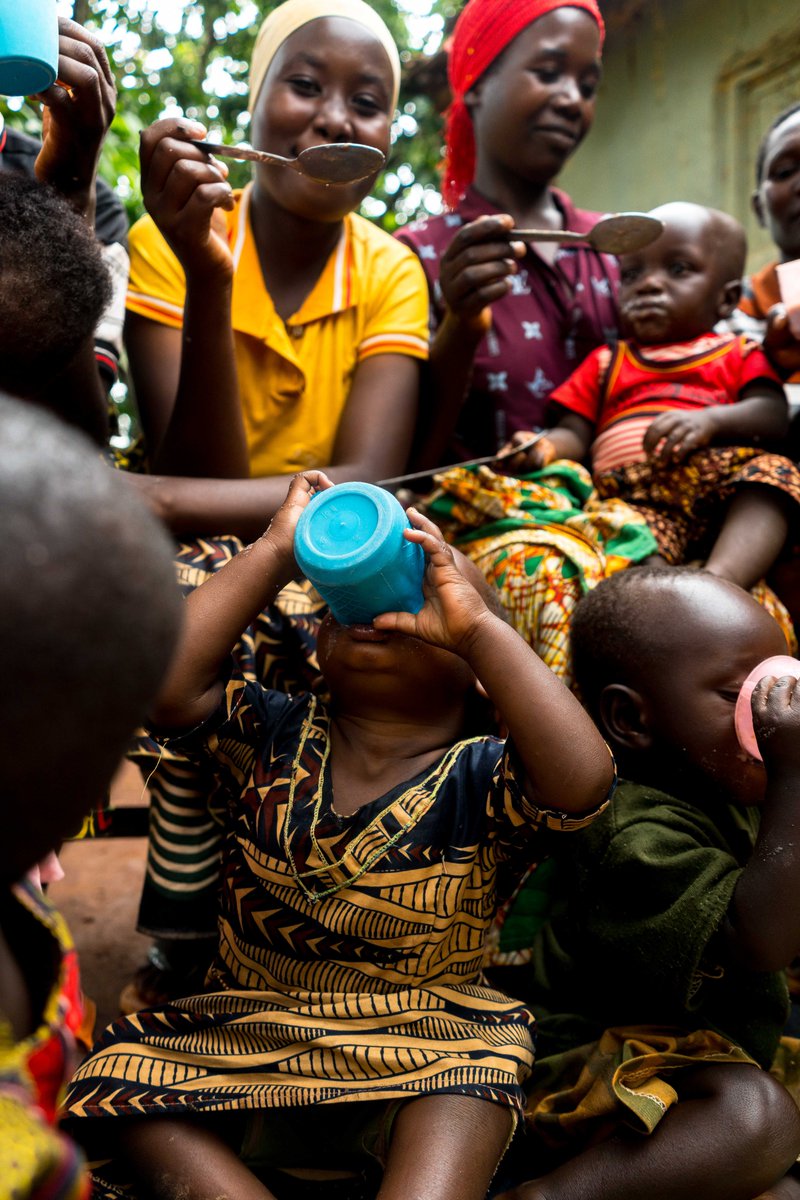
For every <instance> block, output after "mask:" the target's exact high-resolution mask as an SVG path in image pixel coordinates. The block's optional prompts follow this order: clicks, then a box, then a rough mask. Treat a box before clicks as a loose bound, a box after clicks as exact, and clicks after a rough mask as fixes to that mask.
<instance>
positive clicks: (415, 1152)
mask: <svg viewBox="0 0 800 1200" xmlns="http://www.w3.org/2000/svg"><path fill="white" fill-rule="evenodd" d="M511 1129H512V1118H511V1113H510V1112H509V1110H508V1109H507V1108H503V1107H502V1106H501V1105H499V1104H492V1103H491V1102H490V1101H488V1100H477V1099H475V1098H473V1097H472V1096H447V1095H445V1096H424V1097H422V1098H421V1099H420V1100H412V1101H410V1102H409V1103H408V1104H406V1105H404V1106H403V1108H401V1110H400V1112H399V1113H398V1114H397V1117H396V1118H395V1122H394V1128H393V1129H392V1140H391V1144H390V1146H389V1153H388V1157H387V1162H386V1171H385V1173H384V1177H383V1183H382V1184H381V1189H380V1191H379V1192H378V1200H483V1198H484V1196H485V1195H486V1192H487V1189H488V1187H489V1183H490V1181H491V1179H492V1176H493V1175H494V1173H495V1170H496V1169H497V1164H498V1163H499V1161H500V1159H501V1157H502V1154H503V1151H504V1150H505V1148H506V1144H507V1142H508V1139H509V1137H510V1136H511Z"/></svg>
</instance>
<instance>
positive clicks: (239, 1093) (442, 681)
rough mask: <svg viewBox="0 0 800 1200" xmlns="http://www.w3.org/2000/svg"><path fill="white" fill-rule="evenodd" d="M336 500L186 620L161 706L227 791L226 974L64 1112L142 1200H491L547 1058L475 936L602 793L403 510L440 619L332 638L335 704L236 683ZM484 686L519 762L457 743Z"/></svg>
mask: <svg viewBox="0 0 800 1200" xmlns="http://www.w3.org/2000/svg"><path fill="white" fill-rule="evenodd" d="M329 486H331V484H330V481H329V480H328V479H327V478H326V477H325V476H324V475H323V474H322V473H318V472H310V473H308V474H307V475H298V476H296V477H295V479H294V480H293V482H292V485H291V487H290V490H289V494H288V497H287V499H286V501H285V503H284V505H283V507H282V508H281V510H280V512H279V513H278V514H277V515H276V517H275V519H274V520H273V522H272V524H271V526H270V527H269V529H268V530H267V532H266V533H265V534H263V536H262V537H261V538H260V539H259V540H258V541H257V542H255V543H254V544H253V545H252V546H250V547H248V548H247V549H246V550H244V551H242V553H240V554H239V555H237V556H236V557H235V558H234V559H233V560H232V561H231V562H230V563H229V564H227V565H226V566H224V567H223V568H222V569H221V570H220V571H219V572H218V573H217V574H216V575H215V576H213V577H212V578H211V579H209V580H208V581H207V582H206V583H204V584H202V585H201V586H200V587H199V588H198V589H197V590H196V591H195V592H193V593H192V595H191V596H190V597H189V598H188V599H187V601H186V607H187V616H188V627H187V628H188V632H187V635H186V637H185V639H184V641H183V644H182V650H181V652H180V653H179V655H178V657H177V659H176V661H175V663H174V665H173V669H172V670H171V672H170V676H169V679H168V681H167V684H166V686H165V688H164V691H163V693H162V696H161V699H160V702H159V705H158V710H157V713H156V717H157V719H158V721H159V723H160V726H161V728H162V731H164V730H171V731H185V730H191V731H192V732H190V733H188V734H185V735H183V736H181V737H180V740H179V745H180V746H181V748H182V749H183V750H184V751H185V752H190V753H192V754H196V755H197V754H199V755H204V756H206V757H210V759H211V760H212V761H213V763H214V765H215V769H216V772H217V774H218V776H219V778H220V779H221V781H222V782H223V783H224V785H225V787H226V789H227V792H228V796H229V807H228V829H227V838H226V845H225V851H224V865H223V886H222V893H221V899H220V920H219V947H218V952H217V956H216V959H215V961H214V963H213V965H212V967H211V970H210V973H209V977H208V980H207V988H208V990H207V991H206V992H205V993H204V994H202V995H199V996H193V997H189V998H188V999H186V1000H181V1001H176V1002H175V1003H174V1004H172V1005H169V1006H167V1007H164V1008H161V1009H159V1010H154V1011H151V1012H147V1011H145V1012H140V1013H138V1014H136V1015H135V1016H133V1017H130V1018H128V1019H127V1020H123V1021H119V1022H117V1023H115V1024H114V1025H112V1026H111V1027H110V1028H109V1029H108V1030H106V1032H105V1034H104V1035H103V1037H102V1038H101V1040H100V1041H99V1043H98V1044H97V1046H96V1047H95V1049H94V1052H93V1054H92V1056H91V1057H90V1058H89V1059H88V1060H87V1061H86V1062H85V1063H84V1064H83V1065H82V1067H81V1068H80V1069H79V1071H78V1072H77V1074H76V1076H75V1079H74V1080H73V1084H72V1088H71V1092H70V1096H69V1100H68V1111H69V1113H70V1114H71V1116H72V1117H74V1118H75V1119H74V1120H73V1121H71V1123H70V1127H71V1129H72V1130H73V1131H75V1132H76V1133H77V1134H78V1135H79V1136H80V1137H81V1138H82V1139H84V1140H86V1143H87V1145H92V1144H94V1143H95V1141H96V1140H97V1141H99V1143H100V1144H102V1145H103V1146H104V1147H107V1146H109V1144H111V1145H112V1146H116V1147H117V1149H118V1150H119V1152H120V1154H121V1156H122V1158H123V1159H124V1160H125V1165H126V1167H127V1169H128V1171H129V1172H133V1173H134V1174H135V1176H136V1179H137V1181H138V1183H140V1184H142V1185H144V1186H145V1188H146V1189H147V1192H148V1195H156V1196H158V1197H176V1196H179V1195H180V1196H182V1197H192V1198H196V1200H200V1198H201V1197H212V1196H219V1195H223V1194H226V1195H236V1196H237V1197H239V1198H240V1200H245V1198H246V1200H256V1198H258V1200H268V1198H269V1197H273V1196H274V1195H275V1194H276V1193H275V1191H274V1190H273V1188H277V1189H278V1191H279V1192H280V1187H281V1179H282V1180H283V1186H284V1187H286V1186H287V1185H286V1175H285V1174H283V1175H282V1176H280V1177H279V1178H278V1180H277V1182H276V1181H275V1170H276V1168H279V1169H281V1171H283V1170H285V1169H287V1168H288V1169H291V1170H292V1171H295V1172H297V1171H300V1172H304V1173H308V1171H312V1172H314V1171H319V1170H323V1169H328V1170H335V1171H342V1172H345V1173H346V1172H347V1171H348V1170H353V1169H360V1165H359V1164H360V1163H361V1162H362V1161H363V1155H364V1151H365V1150H366V1151H368V1152H369V1153H371V1154H373V1155H374V1156H375V1157H376V1158H378V1159H379V1160H380V1161H381V1162H383V1163H385V1174H384V1177H383V1182H382V1184H381V1187H380V1191H379V1196H380V1198H381V1200H401V1198H402V1200H407V1198H408V1197H410V1196H417V1195H420V1196H421V1195H424V1196H425V1197H426V1200H456V1198H458V1200H482V1197H483V1196H484V1195H485V1192H486V1189H487V1187H488V1184H489V1181H490V1179H491V1176H492V1174H493V1172H494V1170H495V1167H496V1165H497V1162H498V1160H499V1158H500V1156H501V1154H502V1152H503V1148H504V1146H505V1144H506V1142H507V1140H508V1138H509V1135H510V1133H511V1130H512V1127H513V1124H514V1115H515V1113H518V1112H519V1111H521V1106H522V1103H523V1093H522V1087H521V1085H522V1082H523V1080H524V1079H525V1077H526V1075H527V1074H528V1071H529V1069H530V1065H531V1062H532V1054H533V1046H532V1041H531V1033H532V1027H531V1020H530V1016H529V1014H528V1012H527V1010H526V1009H525V1008H524V1006H522V1005H520V1004H519V1003H518V1002H517V1001H514V1000H510V999H509V998H508V997H506V996H504V995H502V994H501V993H499V992H497V991H495V990H493V989H491V988H489V987H488V986H487V985H486V983H485V981H484V979H483V976H482V961H483V953H484V943H485V937H486V932H487V929H488V927H489V924H490V922H491V920H492V918H493V915H494V912H495V909H496V907H497V903H498V900H500V899H502V898H504V897H507V896H508V895H510V893H511V892H513V891H514V889H515V888H516V887H517V886H518V883H519V881H520V879H521V878H522V876H523V875H524V874H525V873H526V871H527V870H528V869H529V867H530V865H531V863H532V862H533V861H534V860H535V856H536V847H537V846H538V845H539V843H540V838H541V835H540V832H539V831H541V830H542V829H544V828H549V829H553V830H555V831H560V830H569V829H572V828H576V827H579V826H582V825H584V824H585V823H586V822H588V821H589V820H591V819H592V818H593V816H594V815H596V813H597V812H598V811H599V810H600V809H601V808H602V807H603V806H604V804H605V801H606V797H607V795H608V792H609V788H610V787H611V784H612V780H613V766H612V763H611V760H610V757H609V754H608V751H607V749H606V747H605V746H604V744H603V741H602V739H601V738H600V736H599V734H598V733H597V731H596V729H595V728H594V726H593V725H592V723H591V722H590V720H589V718H588V717H587V716H586V714H585V713H584V712H583V710H582V709H581V707H580V705H579V704H578V703H577V701H576V700H575V699H574V697H573V696H572V695H571V694H570V693H569V691H568V690H567V689H566V688H565V687H564V686H563V684H562V683H561V682H560V681H559V680H558V679H557V678H556V677H555V676H554V675H553V674H552V673H551V672H550V671H549V670H548V669H547V668H546V667H545V666H544V664H543V663H542V662H541V660H540V659H539V658H538V657H537V656H536V655H535V654H534V652H533V651H532V650H531V649H530V648H529V647H528V646H527V645H526V644H525V643H524V642H523V640H522V639H521V638H520V637H519V636H518V635H517V634H516V633H515V632H514V631H513V630H512V629H511V628H510V627H509V626H508V625H507V624H506V623H505V622H504V621H503V620H502V618H501V617H499V616H497V615H496V614H495V612H493V611H491V610H490V608H488V607H487V604H486V602H485V599H484V598H483V596H484V593H485V585H483V586H482V581H481V579H480V576H479V573H478V572H477V569H476V568H474V567H472V566H471V564H469V563H467V562H466V560H462V559H460V558H457V557H456V553H454V551H453V550H452V549H451V548H450V547H448V546H447V545H446V544H445V543H444V542H443V541H442V540H441V535H440V534H439V532H438V530H437V529H436V527H435V526H434V525H432V524H431V523H430V522H429V521H428V520H427V519H426V518H424V517H423V516H421V515H420V514H418V513H416V512H415V511H414V510H409V517H410V520H411V522H412V524H413V527H414V528H413V529H409V530H408V531H407V533H406V536H407V537H408V538H409V540H411V541H416V542H418V543H419V544H420V545H421V546H422V547H423V549H424V551H425V553H426V555H427V559H428V567H427V573H426V580H425V584H424V593H425V603H424V606H423V608H422V610H421V611H420V612H419V613H418V614H416V615H415V616H414V615H412V614H410V613H393V614H384V615H382V616H380V617H377V618H376V619H375V621H374V623H373V624H372V625H368V626H358V625H356V626H352V627H343V626H341V625H339V624H337V623H336V622H335V621H334V620H333V618H332V617H328V618H326V621H325V623H324V625H323V627H322V631H321V634H320V642H319V658H320V666H321V668H322V670H323V672H324V676H325V679H326V682H327V684H328V687H329V689H330V693H331V696H332V702H331V705H330V708H329V709H326V707H325V706H324V705H323V704H322V703H321V702H319V701H318V700H317V699H316V698H314V697H313V696H308V695H303V696H300V697H298V698H295V699H293V698H291V697H289V696H286V695H283V694H279V693H277V692H270V691H267V690H266V689H264V688H263V687H262V686H261V685H260V684H256V683H252V682H250V683H248V682H246V681H245V680H243V679H242V678H241V677H239V676H237V675H236V674H235V673H230V674H228V675H224V674H223V675H222V677H221V672H223V671H224V668H225V665H226V662H227V661H228V658H229V655H230V652H231V649H232V647H233V646H234V644H235V642H236V640H237V638H238V637H239V636H240V634H241V631H242V629H244V628H245V627H246V625H247V624H248V622H249V621H251V620H252V619H253V616H254V615H255V614H256V613H257V612H259V611H261V609H262V608H263V607H264V606H265V605H266V604H267V603H268V602H269V601H270V600H272V598H273V597H274V595H275V594H276V593H277V591H278V590H279V589H280V588H281V587H282V586H284V585H285V584H286V583H287V582H288V581H289V580H290V579H291V578H292V576H293V574H294V572H295V570H296V568H295V563H294V555H293V538H294V529H295V525H296V522H297V519H298V517H299V515H300V513H301V512H302V511H303V509H304V508H305V506H306V504H307V503H308V501H309V499H310V497H311V495H312V494H313V492H314V491H315V490H316V489H317V488H325V487H329ZM476 680H478V681H480V684H481V685H482V687H483V688H484V689H485V690H486V692H487V693H488V694H489V696H490V697H491V699H492V701H493V702H494V704H495V705H496V706H497V708H498V709H499V711H500V713H501V714H502V718H503V720H504V721H505V723H506V725H507V727H508V729H509V731H510V736H509V739H508V741H507V742H502V741H500V740H498V739H496V738H486V737H481V738H466V740H465V721H466V718H467V712H468V709H469V703H470V697H471V696H472V695H473V694H474V689H475V685H476ZM534 714H535V716H534ZM167 740H168V741H169V742H170V744H171V743H172V742H173V740H178V735H177V734H176V737H175V738H174V739H173V738H172V737H171V736H169V737H168V738H167ZM110 1117H114V1118H117V1120H116V1121H115V1122H114V1123H113V1125H112V1124H110V1122H109V1118H110ZM110 1139H113V1140H110ZM102 1178H103V1175H102V1172H101V1179H102ZM265 1180H266V1181H268V1182H265ZM292 1186H299V1185H297V1181H296V1179H295V1181H294V1185H292ZM288 1194H289V1195H295V1194H296V1192H295V1191H293V1190H291V1189H290V1190H289V1192H288Z"/></svg>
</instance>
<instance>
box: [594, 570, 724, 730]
mask: <svg viewBox="0 0 800 1200" xmlns="http://www.w3.org/2000/svg"><path fill="white" fill-rule="evenodd" d="M698 576H702V577H704V578H708V579H713V580H716V579H717V577H716V576H714V575H710V574H709V573H708V572H706V571H701V570H698V569H697V568H695V567H665V566H653V567H629V568H628V569H627V570H625V571H617V572H615V574H613V575H611V576H610V577H609V578H608V579H604V580H603V581H602V583H599V584H598V585H597V587H596V588H593V589H592V591H590V592H587V594H586V595H585V596H583V597H582V598H581V600H580V602H579V603H578V604H577V606H576V608H575V612H574V614H573V617H572V625H571V628H570V645H571V648H572V661H573V671H574V675H575V682H576V684H577V686H578V690H579V692H580V695H581V699H582V701H583V703H584V704H585V706H586V708H587V709H588V710H589V712H590V713H591V715H592V717H593V718H594V720H595V721H597V720H598V718H599V716H600V698H601V696H602V694H603V691H604V690H605V688H606V687H607V686H608V685H609V684H611V683H623V684H628V685H630V686H634V685H636V684H637V683H638V681H639V679H640V677H641V671H642V669H643V668H645V664H647V665H648V666H649V665H652V662H653V658H654V657H658V655H659V653H660V652H661V650H662V649H663V651H664V652H665V653H666V654H668V653H670V651H672V652H674V645H673V644H670V645H666V644H665V645H664V646H663V647H662V646H661V644H660V639H659V635H658V628H657V622H656V623H655V624H654V620H653V614H652V612H651V604H652V602H653V600H654V599H655V598H656V596H657V594H658V593H659V592H666V591H667V590H669V591H672V592H674V591H676V590H680V589H681V588H683V587H684V586H685V584H686V583H687V582H688V581H689V580H696V579H697V578H698Z"/></svg>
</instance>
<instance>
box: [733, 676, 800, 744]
mask: <svg viewBox="0 0 800 1200" xmlns="http://www.w3.org/2000/svg"><path fill="white" fill-rule="evenodd" d="M765 675H774V676H775V677H776V678H777V679H780V677H781V676H782V675H791V676H793V677H794V678H795V679H800V660H798V659H796V658H789V656H788V654H776V655H775V656H774V658H765V659H764V661H763V662H760V663H759V664H758V666H757V667H756V668H755V669H754V670H752V671H751V672H750V674H749V675H748V676H747V679H745V681H744V683H743V684H742V690H741V691H740V692H739V697H738V699H737V701H736V708H735V710H734V713H733V723H734V726H735V728H736V736H737V738H738V739H739V745H740V746H741V747H742V749H743V750H744V751H745V753H747V754H749V755H750V757H751V758H756V759H758V761H759V762H761V761H762V759H761V751H760V750H759V748H758V742H757V741H756V733H755V730H754V729H753V709H752V706H751V697H752V695H753V689H754V688H755V686H756V684H757V683H758V681H759V679H763V678H764V676H765Z"/></svg>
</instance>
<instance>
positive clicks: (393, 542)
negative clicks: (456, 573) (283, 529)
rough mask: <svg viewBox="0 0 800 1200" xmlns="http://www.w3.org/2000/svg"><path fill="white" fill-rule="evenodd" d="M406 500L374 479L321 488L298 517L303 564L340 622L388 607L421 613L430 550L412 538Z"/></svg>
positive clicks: (365, 618) (359, 620) (362, 619)
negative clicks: (426, 552)
mask: <svg viewBox="0 0 800 1200" xmlns="http://www.w3.org/2000/svg"><path fill="white" fill-rule="evenodd" d="M411 528H412V526H411V523H410V522H409V520H408V518H407V516H406V514H405V512H404V511H403V508H402V506H401V504H400V502H399V501H398V500H397V499H396V498H395V497H394V496H393V495H391V493H389V492H386V491H384V490H383V489H382V488H379V487H376V486H375V485H374V484H371V483H342V484H338V485H337V486H335V487H332V488H330V489H328V490H326V491H323V492H318V493H317V494H316V495H315V496H314V497H313V498H312V500H311V501H310V502H309V504H308V507H307V508H306V509H305V510H304V511H303V513H302V514H301V516H300V519H299V520H298V522H297V530H296V532H295V543H294V552H295V558H296V559H297V564H298V566H299V567H300V569H301V570H302V571H303V572H304V574H305V575H306V576H307V578H308V579H309V580H310V581H311V582H312V583H313V584H314V586H315V587H316V588H317V590H318V591H319V593H320V595H321V596H322V597H323V599H325V600H326V601H327V603H328V606H329V608H330V610H331V613H332V614H333V616H334V617H335V618H336V620H337V621H338V622H339V623H340V624H341V625H359V624H369V623H370V622H371V621H372V620H373V618H374V617H376V616H378V615H379V614H380V613H384V612H396V611H401V612H413V613H416V612H419V610H420V609H421V608H422V605H423V595H422V578H423V575H424V573H425V555H424V552H423V550H422V548H421V547H420V546H419V545H417V544H416V543H415V542H410V541H408V540H407V539H406V537H405V535H404V531H405V530H406V529H411Z"/></svg>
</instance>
